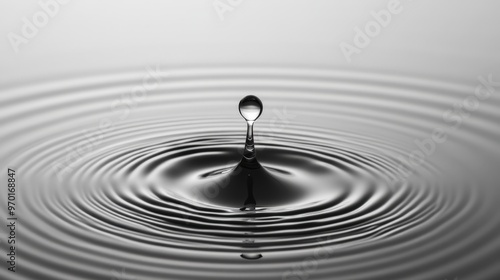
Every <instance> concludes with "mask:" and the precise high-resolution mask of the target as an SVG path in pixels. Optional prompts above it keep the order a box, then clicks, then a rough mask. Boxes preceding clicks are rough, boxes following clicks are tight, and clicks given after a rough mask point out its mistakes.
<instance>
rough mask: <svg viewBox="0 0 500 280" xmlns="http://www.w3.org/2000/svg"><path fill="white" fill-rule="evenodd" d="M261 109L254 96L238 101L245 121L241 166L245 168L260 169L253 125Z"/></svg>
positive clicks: (260, 103) (258, 101)
mask: <svg viewBox="0 0 500 280" xmlns="http://www.w3.org/2000/svg"><path fill="white" fill-rule="evenodd" d="M262 108H263V106H262V102H261V101H260V99H259V98H258V97H257V96H254V95H247V96H245V97H244V98H243V99H241V101H240V105H239V109H240V114H241V116H242V117H243V118H244V119H245V120H246V121H247V139H246V142H245V150H244V151H243V158H242V160H241V164H242V165H243V166H245V167H247V168H254V169H255V168H260V164H259V163H258V162H257V153H256V151H255V147H254V141H253V123H254V122H255V121H256V120H257V119H258V118H259V116H260V114H261V113H262Z"/></svg>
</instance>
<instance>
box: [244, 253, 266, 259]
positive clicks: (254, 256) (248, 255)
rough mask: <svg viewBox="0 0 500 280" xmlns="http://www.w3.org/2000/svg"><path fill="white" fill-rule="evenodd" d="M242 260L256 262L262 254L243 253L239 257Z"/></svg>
mask: <svg viewBox="0 0 500 280" xmlns="http://www.w3.org/2000/svg"><path fill="white" fill-rule="evenodd" d="M240 256H241V257H242V258H244V259H247V260H258V259H260V258H262V254H259V253H244V254H241V255H240Z"/></svg>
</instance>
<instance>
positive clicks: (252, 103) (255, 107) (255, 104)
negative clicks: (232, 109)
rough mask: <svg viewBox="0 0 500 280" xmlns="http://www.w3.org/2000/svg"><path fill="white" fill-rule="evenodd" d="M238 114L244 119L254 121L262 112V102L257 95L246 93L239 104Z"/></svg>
mask: <svg viewBox="0 0 500 280" xmlns="http://www.w3.org/2000/svg"><path fill="white" fill-rule="evenodd" d="M239 109H240V114H241V116H242V117H243V118H245V120H246V121H252V122H254V121H256V120H257V119H258V118H259V117H260V114H262V109H263V106H262V102H261V101H260V99H259V98H258V97H257V96H254V95H247V96H245V97H244V98H243V99H241V101H240V104H239Z"/></svg>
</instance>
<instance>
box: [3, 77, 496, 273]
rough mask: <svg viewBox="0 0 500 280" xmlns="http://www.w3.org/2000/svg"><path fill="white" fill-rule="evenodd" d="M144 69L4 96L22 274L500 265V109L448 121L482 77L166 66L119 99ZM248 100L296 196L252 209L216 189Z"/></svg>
mask: <svg viewBox="0 0 500 280" xmlns="http://www.w3.org/2000/svg"><path fill="white" fill-rule="evenodd" d="M143 75H144V73H141V72H126V73H114V74H103V75H99V76H96V77H93V76H92V77H91V76H89V77H74V78H67V79H65V80H62V81H58V80H53V81H39V82H36V83H32V84H29V83H28V84H26V85H25V86H20V85H5V86H4V88H3V91H4V92H6V93H7V94H5V95H3V97H2V98H3V100H2V127H3V130H4V132H6V134H4V135H8V137H5V136H4V137H3V139H2V143H4V148H3V153H4V156H3V158H5V161H4V164H5V166H9V167H11V168H15V169H16V170H17V171H18V173H19V180H20V184H22V185H21V187H20V192H19V200H20V205H22V206H21V207H22V208H21V210H20V213H21V214H20V215H21V218H20V220H21V223H22V225H23V227H22V236H23V238H22V241H21V244H20V245H19V247H20V250H21V252H22V256H21V260H22V264H20V266H22V273H23V275H24V276H25V277H26V279H35V278H36V279H112V278H113V273H112V271H113V270H116V271H122V270H124V269H126V274H127V277H129V278H130V279H133V277H135V278H137V279H236V278H241V277H243V279H307V278H306V277H308V278H310V279H446V278H450V279H453V277H458V278H460V279H462V278H463V279H493V278H494V277H493V276H494V275H498V274H499V273H500V271H499V270H498V268H496V264H495V261H494V255H496V254H497V253H498V251H499V248H500V240H499V239H498V237H497V233H498V230H499V229H500V227H499V221H498V219H494V218H493V217H492V214H491V213H493V212H494V211H495V210H496V206H495V197H498V190H497V189H496V188H494V186H495V183H496V182H498V174H496V173H497V172H495V171H494V167H495V166H498V165H496V164H498V156H499V150H498V149H497V146H498V139H499V135H498V131H499V130H498V129H497V128H498V124H497V122H496V121H497V120H498V117H499V113H498V112H499V110H498V108H499V107H500V104H499V103H498V99H497V98H496V99H494V98H492V99H490V100H488V104H481V105H484V106H481V109H480V110H478V111H476V112H474V113H473V114H474V115H473V116H472V117H471V118H469V119H467V120H464V124H463V125H462V126H461V127H459V128H453V129H452V128H450V124H449V123H446V122H444V121H443V120H442V119H441V115H442V112H444V111H446V110H448V109H450V108H453V107H452V106H453V104H454V103H456V102H458V101H460V100H461V98H463V96H467V95H468V94H471V93H472V94H473V93H474V87H475V84H474V83H473V82H470V81H456V80H444V79H443V80H435V79H429V78H425V77H408V76H401V75H398V76H396V75H391V74H390V73H387V74H381V73H377V74H374V73H370V72H352V71H344V70H332V69H287V68H283V69H281V68H276V69H274V68H273V69H270V68H251V69H248V68H178V69H172V68H169V71H168V72H165V73H162V75H161V77H160V79H159V80H158V82H159V83H158V86H157V87H155V88H154V89H151V90H149V91H147V92H146V93H145V94H143V95H141V96H137V95H136V96H134V95H131V94H123V93H124V92H125V93H126V92H128V91H130V89H131V88H134V87H135V86H137V85H141V81H142V76H143ZM243 91H244V92H243ZM248 92H251V93H254V94H256V95H258V96H259V97H260V98H261V99H262V101H263V102H264V106H265V109H264V112H263V114H262V116H261V119H259V121H258V122H257V123H256V124H255V128H254V130H255V144H256V148H257V157H258V159H259V162H260V164H261V165H262V166H263V168H264V169H265V171H266V172H267V174H270V175H269V176H272V177H273V178H276V179H277V180H279V181H280V182H281V183H282V184H283V185H284V186H286V187H287V188H285V189H283V191H282V193H279V192H278V193H277V195H274V194H273V195H272V196H271V195H270V197H269V199H266V198H265V197H264V198H263V199H260V200H259V201H257V208H256V209H254V210H252V211H242V210H241V209H240V208H241V206H243V205H244V202H245V198H244V197H235V198H234V199H232V200H228V199H227V198H226V197H223V196H224V195H225V194H226V193H227V192H225V191H226V190H227V188H229V187H231V186H229V183H228V182H229V180H230V178H229V176H231V174H232V173H231V172H232V171H233V169H234V167H235V166H236V165H237V164H238V162H239V160H240V159H241V157H242V150H243V146H244V140H245V123H244V121H242V119H241V117H240V116H239V113H238V110H237V104H238V101H239V99H241V97H243V96H244V95H245V94H246V93H248ZM436 127H445V128H447V132H448V133H447V137H448V138H447V141H446V142H445V143H441V144H439V143H438V144H436V143H435V145H436V146H435V151H434V152H432V153H430V154H425V153H423V152H422V154H423V155H425V157H424V158H423V159H422V160H421V161H420V162H418V164H414V163H413V164H412V161H411V160H409V159H410V158H411V154H412V152H414V151H415V150H418V149H419V146H418V145H416V144H415V143H417V142H418V143H421V142H422V141H424V140H423V139H426V137H430V135H431V133H432V131H433V129H434V128H436ZM495 129H496V130H495ZM415 140H417V141H415ZM470 151H474V153H471V152H470ZM479 163H481V164H482V166H484V168H483V169H482V170H480V171H474V169H471V166H474V165H475V164H479ZM260 197H262V196H260ZM2 203H3V204H4V203H5V202H2ZM3 204H2V208H5V207H3ZM320 249H321V250H323V254H322V255H321V256H319V255H318V250H320ZM47 267H50V268H51V269H47ZM4 274H5V272H4V271H2V272H0V275H2V276H3V275H4ZM492 277H493V278H492ZM125 279H128V278H125Z"/></svg>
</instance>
